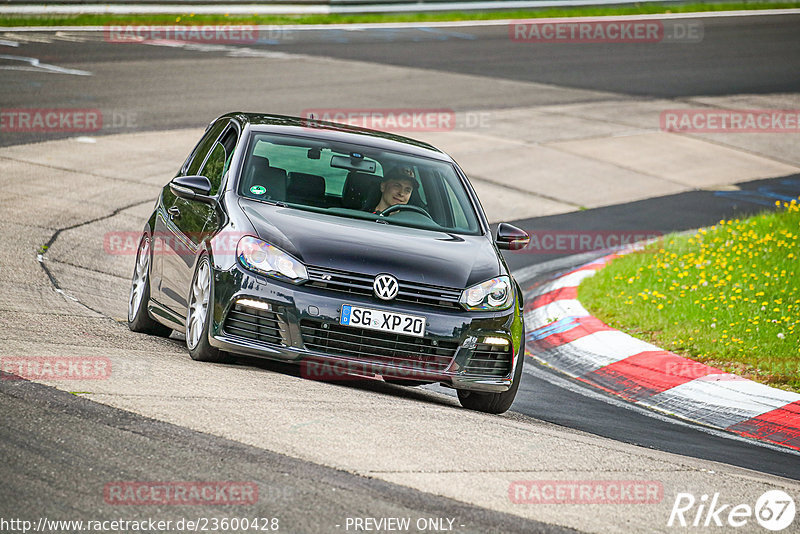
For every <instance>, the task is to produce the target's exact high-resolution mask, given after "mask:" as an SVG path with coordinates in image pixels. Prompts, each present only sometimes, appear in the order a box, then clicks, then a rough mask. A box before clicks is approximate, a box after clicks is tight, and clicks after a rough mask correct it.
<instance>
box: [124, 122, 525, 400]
mask: <svg viewBox="0 0 800 534" xmlns="http://www.w3.org/2000/svg"><path fill="white" fill-rule="evenodd" d="M527 240H528V236H527V234H526V233H525V232H523V231H522V230H519V229H518V228H515V227H513V226H511V225H508V224H500V225H499V227H498V229H497V237H496V238H494V239H493V238H492V233H491V231H490V229H489V225H488V223H487V220H486V217H485V215H484V213H483V210H482V209H481V206H480V203H479V202H478V198H477V196H476V195H475V192H474V191H473V189H472V187H471V186H470V184H469V181H468V180H467V178H466V176H465V175H464V173H463V172H462V171H461V169H459V167H458V166H457V165H456V163H455V162H454V161H453V160H452V159H451V158H450V157H449V156H447V155H446V154H444V153H443V152H441V151H439V150H437V149H436V148H434V147H433V146H430V145H428V144H426V143H423V142H420V141H415V140H412V139H408V138H405V137H400V136H397V135H392V134H388V133H383V132H378V131H372V130H366V129H361V128H355V127H350V126H345V125H341V124H335V123H328V122H317V121H313V120H308V119H301V118H293V117H283V116H276V115H261V114H250V113H231V114H227V115H224V116H222V117H220V118H219V119H217V120H215V121H214V122H212V123H211V124H210V125H209V126H208V128H207V129H206V132H205V134H204V135H203V137H202V139H201V140H200V142H199V143H198V144H197V146H196V147H195V148H194V150H193V151H192V153H191V154H190V155H189V157H188V159H187V160H186V162H185V163H184V164H183V166H182V167H181V169H180V171H179V172H178V174H177V176H176V177H175V178H173V179H172V180H171V181H170V183H169V184H167V185H166V186H165V187H164V189H163V190H162V192H161V195H160V197H159V198H158V200H157V202H156V206H155V210H154V211H153V214H152V215H151V216H150V218H149V220H148V221H147V224H146V225H145V228H144V232H143V234H142V237H141V240H140V243H139V248H138V252H137V256H136V266H135V269H134V274H133V281H132V284H131V293H130V300H129V306H128V321H129V324H130V328H131V330H133V331H135V332H144V333H150V334H157V335H168V334H169V333H170V332H171V330H176V331H179V332H183V333H185V335H186V345H187V347H188V349H189V353H190V355H191V357H192V358H194V359H195V360H201V361H210V362H221V361H226V360H228V359H229V358H231V354H245V355H250V356H258V357H264V358H271V359H275V360H282V361H296V362H298V363H300V364H301V365H302V366H303V369H304V371H305V372H306V374H307V375H308V376H310V377H312V378H315V377H322V378H324V377H337V376H339V375H338V372H339V371H342V372H343V373H344V374H346V375H347V376H361V377H364V376H369V377H382V378H383V379H384V380H387V381H390V382H398V383H404V384H414V385H416V384H424V383H434V382H439V383H441V384H443V385H445V386H448V387H452V388H455V389H456V390H457V392H458V398H459V400H460V402H461V404H462V405H463V406H464V407H466V408H470V409H474V410H480V411H485V412H490V413H502V412H504V411H506V410H508V408H509V407H510V406H511V403H512V402H513V400H514V396H515V395H516V392H517V388H518V387H519V381H520V378H521V374H522V365H523V351H524V326H523V322H522V307H523V302H522V292H521V291H520V288H519V286H518V285H517V283H516V282H515V281H514V280H513V278H512V277H511V275H510V273H509V270H508V267H507V266H506V264H505V262H504V260H503V257H502V255H501V254H500V253H499V250H498V249H515V248H518V247H522V246H524V245H525V244H526V243H527ZM339 378H341V377H339Z"/></svg>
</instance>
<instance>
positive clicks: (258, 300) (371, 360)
mask: <svg viewBox="0 0 800 534" xmlns="http://www.w3.org/2000/svg"><path fill="white" fill-rule="evenodd" d="M343 304H352V305H355V306H364V307H368V308H377V309H384V310H391V311H393V312H398V313H406V314H413V315H423V316H425V317H426V327H425V337H424V339H419V338H410V337H406V336H398V335H396V334H383V333H381V332H376V331H371V330H369V331H367V330H362V329H354V328H352V327H345V326H341V325H339V318H340V315H341V309H342V305H343ZM522 337H523V328H522V318H521V314H520V311H519V307H518V306H513V307H512V308H511V309H509V310H506V311H503V312H481V313H474V312H467V311H465V310H462V309H439V308H434V307H430V306H424V305H416V304H411V303H398V302H392V303H387V302H384V301H380V300H378V299H376V298H373V297H368V296H365V295H354V294H348V293H344V292H339V291H335V290H330V289H320V288H317V287H308V286H304V285H302V284H301V285H292V284H289V283H284V282H280V281H277V280H273V279H269V278H266V277H263V276H259V275H256V274H253V273H251V272H249V271H246V270H244V269H243V268H242V267H240V266H238V265H237V266H235V267H233V268H232V269H230V270H229V271H220V270H215V271H214V298H213V324H212V326H211V332H210V337H209V342H210V344H211V345H212V346H214V347H217V348H219V349H221V350H225V351H229V352H233V353H238V354H245V355H249V356H255V357H261V358H270V359H274V360H281V361H294V362H301V364H302V365H303V370H304V372H305V373H304V374H305V375H306V376H308V377H309V378H317V377H319V378H322V379H325V378H326V377H328V378H330V377H331V376H339V374H340V373H342V372H346V373H348V374H349V373H354V374H363V375H382V376H384V377H391V378H401V379H409V380H418V381H429V382H440V383H442V384H443V385H446V386H450V387H454V388H456V389H465V390H471V391H479V392H503V391H507V390H508V389H509V388H510V387H511V385H512V383H513V375H514V373H513V370H514V369H515V368H516V365H518V364H520V363H521V362H519V361H518V360H519V359H520V358H521V357H522V355H521V351H520V349H521V347H522V342H523V341H522ZM487 338H489V339H488V341H490V343H486V341H487ZM499 340H506V341H507V342H508V344H507V345H503V344H502V343H499ZM362 349H363V350H362ZM376 352H377V353H380V354H381V356H379V357H376V356H375V353H376ZM317 371H319V372H321V374H319V375H315V373H316V372H317ZM331 372H333V375H332V374H331Z"/></svg>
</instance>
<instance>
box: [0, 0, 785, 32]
mask: <svg viewBox="0 0 800 534" xmlns="http://www.w3.org/2000/svg"><path fill="white" fill-rule="evenodd" d="M30 1H31V3H36V1H37V0H30ZM286 3H291V1H290V0H287V2H286ZM792 8H800V2H769V1H767V2H760V1H755V2H729V3H720V4H709V3H702V4H700V3H689V4H677V5H676V4H635V5H631V6H609V7H591V6H588V7H586V6H584V7H569V8H552V9H528V10H515V11H485V12H480V11H478V12H473V11H466V12H446V13H376V14H353V15H255V14H254V15H230V16H229V15H227V14H222V15H196V14H194V13H192V12H191V6H187V7H186V11H185V12H182V13H176V14H173V15H36V16H32V15H3V16H0V27H19V26H105V25H133V24H136V25H167V24H181V25H200V24H243V25H271V24H281V25H283V24H348V23H362V24H363V23H379V22H420V23H423V22H440V21H454V20H497V19H529V18H550V17H593V16H603V17H605V16H614V15H643V14H660V13H694V12H707V11H739V10H761V9H792Z"/></svg>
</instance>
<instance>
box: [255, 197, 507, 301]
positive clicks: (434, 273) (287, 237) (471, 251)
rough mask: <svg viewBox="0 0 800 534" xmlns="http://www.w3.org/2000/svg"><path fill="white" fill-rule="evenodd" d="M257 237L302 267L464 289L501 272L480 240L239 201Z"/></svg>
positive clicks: (486, 242) (487, 245)
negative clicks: (283, 252) (298, 262)
mask: <svg viewBox="0 0 800 534" xmlns="http://www.w3.org/2000/svg"><path fill="white" fill-rule="evenodd" d="M239 205H240V206H241V208H242V210H243V212H244V213H245V215H246V216H247V218H248V219H249V220H250V222H251V223H252V225H253V227H254V228H255V230H256V232H257V233H258V237H260V238H261V239H263V240H265V241H267V242H269V243H271V244H273V245H275V246H277V247H278V248H280V249H282V250H284V251H286V252H288V253H290V254H291V255H293V256H295V257H296V258H297V259H299V260H300V261H302V262H303V263H304V264H306V265H308V266H315V267H324V268H328V269H336V270H340V271H350V272H357V273H362V274H367V275H376V274H380V273H389V274H391V275H393V276H395V277H397V278H398V279H400V280H407V281H410V282H418V283H422V284H430V285H436V286H444V287H452V288H460V289H463V288H466V287H469V286H471V285H473V284H477V283H479V282H483V281H485V280H488V279H490V278H494V277H496V276H499V275H500V274H503V273H504V271H502V267H501V265H500V261H499V260H498V258H497V252H496V249H495V248H494V246H493V244H492V243H491V241H490V240H489V239H487V238H486V236H470V235H460V234H450V233H446V232H436V231H431V230H422V229H417V228H409V227H404V226H397V225H391V224H381V223H376V222H374V221H365V220H361V219H350V218H347V217H339V216H335V215H327V214H322V213H317V212H311V211H305V210H300V209H294V208H287V207H282V206H275V205H271V204H265V203H262V202H257V201H252V200H248V199H244V198H242V199H239Z"/></svg>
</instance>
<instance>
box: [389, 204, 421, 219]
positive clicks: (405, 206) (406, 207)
mask: <svg viewBox="0 0 800 534" xmlns="http://www.w3.org/2000/svg"><path fill="white" fill-rule="evenodd" d="M403 210H408V211H413V212H416V213H419V214H420V215H424V216H425V217H427V218H429V219H430V220H433V217H431V214H430V213H428V212H427V211H425V210H424V209H422V208H420V207H419V206H413V205H411V204H395V205H394V206H389V207H388V208H386V209H385V210H383V211H382V212H380V216H381V217H386V216H387V215H391V214H392V213H394V212H396V211H403Z"/></svg>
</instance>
